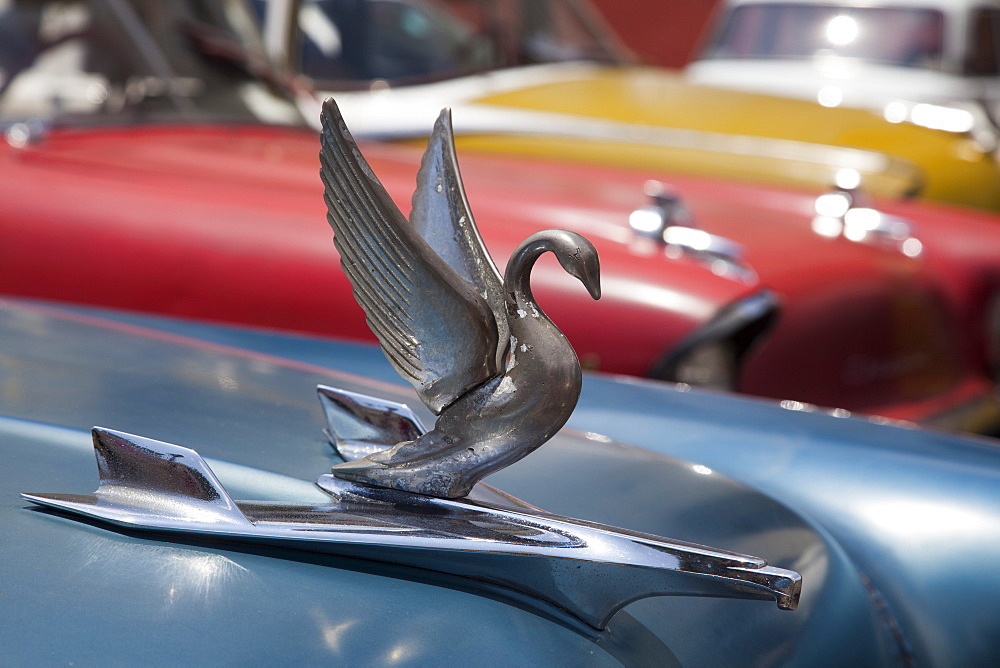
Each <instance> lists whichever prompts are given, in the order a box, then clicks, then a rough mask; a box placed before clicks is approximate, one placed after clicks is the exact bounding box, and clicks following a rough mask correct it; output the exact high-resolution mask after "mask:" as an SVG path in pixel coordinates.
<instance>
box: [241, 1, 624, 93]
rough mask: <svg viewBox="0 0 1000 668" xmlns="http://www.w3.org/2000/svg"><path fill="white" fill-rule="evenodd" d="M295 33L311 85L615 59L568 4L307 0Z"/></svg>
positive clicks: (604, 39) (302, 68)
mask: <svg viewBox="0 0 1000 668" xmlns="http://www.w3.org/2000/svg"><path fill="white" fill-rule="evenodd" d="M262 5H263V3H258V8H259V9H260V8H262ZM299 30H300V36H299V45H298V49H299V52H298V59H299V63H298V64H299V70H300V71H301V72H302V73H304V74H305V75H307V76H309V77H311V78H313V79H315V80H318V81H355V82H363V81H370V80H375V79H385V80H389V81H411V80H428V79H442V78H446V77H452V76H456V75H460V74H464V73H470V72H477V71H483V70H489V69H497V68H502V67H511V66H516V65H527V64H533V63H548V62H562V61H571V60H599V61H603V62H617V61H619V60H621V59H622V56H621V54H619V53H617V52H616V51H615V47H614V46H613V45H612V41H613V40H611V39H609V38H608V37H607V36H606V35H605V34H603V32H602V29H601V27H600V26H599V25H597V24H596V23H594V22H592V21H590V20H588V15H587V13H586V12H585V11H584V9H583V8H582V7H581V6H579V5H577V3H575V2H572V0H548V1H543V0H500V1H497V0H307V1H306V2H303V3H302V6H301V8H300V12H299Z"/></svg>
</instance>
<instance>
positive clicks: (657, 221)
mask: <svg viewBox="0 0 1000 668" xmlns="http://www.w3.org/2000/svg"><path fill="white" fill-rule="evenodd" d="M643 190H644V191H645V193H646V195H647V196H648V197H649V199H650V203H649V204H647V205H646V206H643V207H640V208H638V209H636V210H635V211H633V212H632V213H631V214H630V215H629V221H628V222H629V227H631V228H632V231H633V232H635V234H636V235H638V236H640V237H645V238H647V239H652V240H653V241H656V242H658V243H661V244H664V245H665V246H666V247H667V251H668V253H674V254H680V253H685V254H688V255H691V256H693V257H695V258H697V259H699V260H702V261H705V262H708V263H709V264H710V266H711V268H712V271H713V272H714V273H716V274H718V275H721V276H730V277H731V278H735V279H737V280H744V281H750V280H754V279H755V278H756V274H755V273H754V272H753V270H752V269H751V268H750V267H749V266H748V265H747V264H746V263H745V262H744V260H743V247H742V246H741V245H740V244H738V243H736V242H735V241H733V240H731V239H727V238H726V237H723V236H720V235H718V234H711V233H709V232H706V231H705V230H702V229H700V228H699V227H698V224H697V221H696V219H695V215H694V213H693V212H692V211H691V209H690V208H689V207H688V206H687V204H686V203H685V202H684V200H683V199H682V198H681V196H680V194H679V193H677V192H676V191H675V190H674V189H672V188H670V187H668V186H667V185H665V184H663V183H660V182H659V181H647V182H646V184H645V186H644V188H643Z"/></svg>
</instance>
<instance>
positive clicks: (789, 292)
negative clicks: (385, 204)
mask: <svg viewBox="0 0 1000 668" xmlns="http://www.w3.org/2000/svg"><path fill="white" fill-rule="evenodd" d="M317 146H318V140H317V137H316V134H315V133H314V132H310V131H307V130H298V129H291V128H277V127H262V126H258V127H253V126H245V125H244V126H197V127H181V126H172V127H152V128H114V129H93V128H92V129H78V130H61V131H52V132H50V133H49V134H48V135H46V136H44V137H43V138H42V139H41V140H40V141H38V142H37V143H34V144H29V145H27V146H25V147H22V148H15V147H12V146H9V145H3V146H2V149H0V173H2V175H3V178H2V179H0V203H2V204H0V234H2V237H3V239H4V244H3V246H2V247H0V289H2V290H3V292H6V293H8V294H18V295H26V296H32V297H41V298H48V299H59V300H69V301H77V302H83V303H92V304H102V305H106V306H112V307H117V308H125V309H138V310H145V311H154V312H160V313H168V314H172V315H181V316H189V317H195V318H205V319H212V320H221V321H227V322H232V323H243V324H252V325H263V326H268V327H276V328H282V329H289V330H296V331H303V332H312V333H318V334H333V335H337V336H342V337H348V338H355V339H357V338H362V339H370V338H371V334H370V332H369V330H368V328H367V325H366V324H365V322H364V317H363V314H362V312H361V311H360V309H359V308H358V307H357V305H356V304H355V302H354V300H353V298H352V297H351V294H350V288H349V285H348V283H347V281H346V278H345V276H344V275H343V273H342V272H341V271H340V270H339V262H338V259H337V255H336V251H335V249H334V247H333V244H332V242H331V238H330V237H331V233H330V230H329V228H328V227H327V226H326V224H325V222H324V216H325V214H324V205H323V202H322V196H321V186H320V183H319V180H318V177H317V172H316V168H317V157H316V154H317ZM362 147H363V151H364V153H365V154H366V155H367V156H368V159H369V161H370V162H371V164H372V167H373V169H374V170H375V172H376V174H378V175H379V176H380V178H381V179H382V181H383V183H384V184H385V186H386V187H387V189H388V190H389V192H390V193H391V194H392V195H393V197H394V198H395V199H396V201H397V204H399V205H400V207H401V209H402V210H404V211H407V210H408V206H407V201H408V199H409V196H410V193H411V191H412V189H413V184H414V179H415V174H416V170H417V168H418V166H419V159H420V151H419V150H418V149H415V148H410V147H405V146H399V145H382V144H376V143H369V144H363V145H362ZM460 162H461V165H462V170H463V176H464V178H465V181H466V186H467V190H468V194H469V198H470V201H471V203H472V206H473V211H474V212H475V214H476V217H477V222H478V224H479V225H480V227H481V229H482V230H483V234H484V236H485V237H486V240H487V244H488V245H489V247H490V248H491V250H492V252H493V253H494V255H495V258H496V260H497V262H498V264H500V265H501V266H502V265H503V263H504V261H505V260H506V257H507V255H508V254H509V252H510V251H512V250H513V248H514V246H515V245H516V244H517V243H518V242H519V241H521V240H522V239H523V238H524V237H526V236H527V235H528V234H530V233H531V232H534V231H536V230H538V229H542V228H544V227H552V226H558V227H567V228H573V229H576V230H578V231H580V232H582V233H584V234H585V235H587V236H588V237H589V238H590V239H592V240H593V241H594V243H595V245H596V246H597V247H598V250H599V251H600V253H601V260H602V274H603V283H604V296H603V298H602V299H601V301H600V302H596V303H595V302H592V301H591V300H590V298H589V296H587V295H586V293H585V292H584V291H583V290H580V289H579V288H578V286H577V285H576V284H575V283H574V282H573V281H572V280H571V279H568V278H566V277H565V276H566V275H565V273H564V272H562V271H560V270H558V268H557V267H556V266H555V264H554V263H551V262H547V263H543V264H540V265H539V268H538V274H537V275H536V277H535V279H534V280H535V283H536V285H537V286H538V287H537V289H536V292H537V294H538V298H539V301H540V303H541V304H542V306H543V307H544V308H545V309H546V311H547V312H548V313H549V314H550V315H551V316H552V317H553V318H554V319H555V321H556V322H557V323H559V325H560V326H561V327H562V328H563V329H564V331H566V332H567V334H568V336H569V337H570V339H571V340H572V341H573V343H574V345H575V346H576V348H577V350H578V352H579V353H580V356H581V359H582V360H583V361H584V363H585V364H587V365H589V366H591V367H592V368H599V369H602V370H605V371H611V372H617V373H626V374H633V375H640V376H644V375H650V374H651V373H652V372H654V370H656V369H657V368H660V369H661V371H662V369H663V366H664V364H663V363H664V361H665V360H667V359H669V358H670V356H671V353H675V352H676V351H678V350H679V349H681V351H682V352H683V350H682V349H683V348H684V346H685V344H687V343H688V342H696V343H701V342H703V341H701V340H700V339H699V336H698V331H699V328H704V327H706V326H707V324H708V323H709V322H710V321H711V320H712V319H713V318H714V317H717V316H718V314H719V313H720V312H722V311H724V310H726V309H727V307H729V308H730V309H731V308H733V305H734V304H736V303H737V302H739V301H740V300H744V299H748V298H749V299H753V298H754V295H755V294H759V291H760V285H759V284H758V283H757V282H756V281H753V280H750V281H749V282H747V281H746V280H733V279H731V278H725V277H720V276H716V275H715V274H713V273H712V272H711V271H710V270H709V269H708V268H707V266H706V265H705V264H704V263H702V262H700V261H698V260H697V259H696V258H693V257H688V256H681V257H669V256H668V255H670V253H669V250H668V249H666V248H665V247H664V246H663V245H662V244H658V243H656V242H654V241H652V240H649V239H643V238H640V237H638V236H636V235H635V233H634V232H633V231H632V230H631V229H630V228H629V225H628V217H629V216H628V214H629V213H630V212H631V211H632V210H634V209H636V208H639V207H640V206H642V205H643V204H644V203H645V196H644V195H643V192H642V188H643V184H644V182H645V180H646V179H647V178H648V177H649V176H651V174H649V173H648V172H645V171H641V170H609V169H598V168H594V167H588V166H583V165H575V164H564V163H557V162H538V161H536V162H528V161H523V160H519V159H516V158H509V157H499V156H474V155H460ZM657 176H659V177H660V178H662V179H665V180H669V182H670V183H671V184H672V185H673V187H674V188H676V189H677V190H678V192H680V193H681V194H682V196H683V198H684V200H685V202H686V204H687V206H688V207H689V208H690V210H691V211H692V212H693V213H694V215H695V216H696V217H697V220H698V224H699V225H700V227H702V228H703V229H704V230H706V231H709V232H712V233H715V234H720V235H724V236H726V237H728V238H731V239H734V240H736V241H738V242H740V243H741V244H742V245H743V247H744V252H745V258H746V260H747V262H748V263H749V264H750V265H751V266H752V267H754V269H755V270H756V271H757V272H758V274H759V275H760V276H762V277H763V284H764V286H765V287H769V288H771V289H773V290H774V291H775V293H777V294H778V295H779V298H780V300H781V307H782V317H781V318H779V320H778V322H777V325H776V326H775V327H774V328H773V330H772V332H771V333H770V334H769V336H767V337H765V339H764V340H763V342H762V343H760V344H759V345H757V346H756V347H755V348H754V349H753V350H752V351H751V352H750V353H749V354H748V355H747V356H746V357H745V360H744V364H743V368H742V373H741V377H740V380H739V385H738V389H740V390H741V391H744V392H748V393H752V394H759V395H763V396H769V397H776V398H782V399H794V400H798V401H801V402H809V403H815V404H820V405H825V406H838V407H842V408H844V409H847V410H851V411H862V412H866V413H877V414H880V415H887V416H891V417H897V418H905V419H912V420H922V421H927V420H932V419H936V418H944V417H946V416H947V415H948V414H949V413H950V412H951V411H955V410H966V409H972V410H974V411H981V410H984V409H986V408H988V406H989V405H991V403H990V402H989V401H988V400H989V398H990V397H992V394H993V388H994V381H993V377H992V375H991V373H992V366H991V365H992V364H993V360H992V359H991V358H990V354H989V350H990V345H991V341H990V340H989V337H990V333H989V332H990V330H989V322H988V318H989V314H990V311H989V305H990V304H991V303H992V302H991V300H996V298H997V295H998V294H1000V293H997V286H998V282H1000V270H998V266H997V262H996V260H995V258H994V257H993V256H994V255H995V249H996V248H998V247H1000V227H998V226H997V225H996V223H995V221H994V220H993V218H992V217H991V216H989V215H985V214H975V213H970V212H967V211H960V210H949V209H946V208H943V207H930V206H927V205H926V204H916V203H911V204H907V203H900V204H895V205H892V206H889V205H885V207H884V208H885V210H886V211H887V212H890V213H894V214H897V215H901V216H905V217H906V218H907V219H908V220H909V221H911V223H912V225H913V226H914V229H915V231H916V233H917V234H918V235H919V237H920V238H921V239H922V240H923V241H924V245H925V250H924V251H923V252H922V253H920V254H919V255H918V256H917V257H908V256H907V255H905V254H903V253H901V252H899V250H898V248H895V247H894V246H891V245H883V244H874V245H870V244H866V243H857V242H852V241H850V240H848V239H845V238H844V237H842V236H841V237H837V238H824V237H822V236H819V235H817V234H816V233H815V232H814V231H813V230H812V228H811V225H810V221H811V219H812V217H813V215H814V203H815V198H814V197H813V196H812V195H810V194H807V193H802V192H798V191H794V190H782V189H778V188H762V187H756V186H748V185H745V184H738V183H727V182H724V181H714V180H704V179H696V178H687V177H679V176H672V175H657ZM956 258H961V261H956ZM763 318H764V314H757V315H756V316H755V317H753V318H750V319H748V320H747V321H746V322H744V323H743V326H744V327H745V328H750V329H752V328H753V327H759V326H760V325H761V324H762V322H761V321H762V319H763ZM734 335H736V332H735V331H728V332H726V333H725V334H724V335H723V336H722V337H719V338H725V337H732V336H734ZM709 338H711V335H709ZM665 375H667V376H668V377H669V375H670V374H669V373H666V374H665ZM991 420H992V413H989V412H987V413H985V414H983V413H978V412H977V413H975V414H973V415H970V414H967V413H962V414H961V415H960V416H959V419H957V420H953V421H952V423H953V424H956V425H958V426H964V427H968V426H978V425H980V424H982V425H985V424H987V423H988V422H990V421H991Z"/></svg>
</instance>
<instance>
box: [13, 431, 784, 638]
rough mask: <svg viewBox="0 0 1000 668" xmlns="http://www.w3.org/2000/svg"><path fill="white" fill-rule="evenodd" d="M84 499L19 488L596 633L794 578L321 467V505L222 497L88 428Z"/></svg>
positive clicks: (99, 512)
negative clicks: (538, 609) (328, 561)
mask: <svg viewBox="0 0 1000 668" xmlns="http://www.w3.org/2000/svg"><path fill="white" fill-rule="evenodd" d="M93 438H94V450H95V452H96V455H97V462H98V471H99V474H100V486H99V487H98V489H97V491H96V492H94V493H93V494H86V495H74V494H23V496H24V498H26V499H28V500H29V501H33V502H34V503H37V504H40V505H43V506H48V507H52V508H57V509H60V510H64V511H68V512H72V513H76V514H80V515H85V516H87V517H92V518H96V519H100V520H104V521H106V522H110V523H112V524H116V525H120V526H125V527H129V528H140V529H151V530H157V531H168V532H181V533H189V534H198V535H207V536H211V537H214V538H216V539H222V540H227V541H237V542H246V543H254V544H264V545H271V546H276V545H277V546H285V547H292V548H296V549H304V550H310V551H317V552H323V553H332V554H339V555H344V556H359V557H363V558H367V559H373V560H375V561H383V562H390V563H397V564H402V565H406V566H415V567H419V568H427V569H430V570H434V571H438V572H443V573H449V574H452V575H460V576H468V577H474V578H476V579H479V580H485V581H488V582H492V583H494V584H498V585H500V586H505V587H509V588H511V589H514V590H516V591H519V592H522V593H526V594H528V595H530V596H535V597H538V598H540V599H542V600H544V601H546V602H548V603H551V604H552V605H555V606H557V607H559V608H561V609H564V610H566V611H568V612H570V613H571V614H573V615H575V616H577V617H578V618H580V619H581V620H583V621H584V622H586V623H587V624H590V625H591V626H594V627H596V628H604V627H605V626H606V625H607V623H608V621H609V620H610V619H611V617H612V616H613V615H614V614H615V613H616V612H617V611H618V610H620V609H621V608H622V607H624V606H625V605H627V604H629V603H631V602H632V601H635V600H638V599H641V598H647V597H650V596H657V595H661V596H677V595H682V596H683V595H688V596H719V597H727V598H751V599H769V598H771V599H774V600H776V601H777V604H778V607H779V608H782V609H786V610H794V609H795V608H796V607H797V605H798V600H799V594H800V591H801V577H800V576H799V575H798V574H797V573H795V572H793V571H788V570H785V569H780V568H773V567H770V566H768V565H767V562H766V561H765V560H763V559H758V558H755V557H749V556H746V555H741V554H737V553H733V552H727V551H724V550H715V549H712V548H707V547H703V546H700V545H694V544H691V543H684V542H678V541H669V540H665V539H662V538H659V537H656V536H651V535H648V534H642V533H639V532H632V531H626V530H623V529H617V528H614V527H609V526H605V525H601V524H598V523H593V522H586V521H582V520H574V519H570V518H566V517H560V516H558V515H552V514H547V513H539V512H526V511H524V510H513V509H508V508H504V507H500V506H496V505H492V504H489V503H486V502H482V501H471V500H447V499H437V498H433V497H427V496H423V495H418V494H413V493H410V492H401V491H396V490H388V489H383V488H375V487H368V486H365V485H358V484H356V483H352V482H349V481H345V480H341V479H339V478H337V477H335V476H332V475H329V474H325V475H322V476H320V477H319V479H318V480H317V481H316V484H317V485H318V486H319V487H320V489H322V490H323V491H324V492H326V493H327V494H329V495H330V497H331V499H332V500H331V502H330V503H328V504H310V505H294V504H284V503H275V502H253V501H244V502H239V503H237V502H235V501H233V499H232V498H231V497H230V495H229V493H228V492H226V490H225V489H224V488H223V487H222V485H221V484H220V483H219V481H218V479H217V478H216V477H215V474H214V473H213V472H212V470H211V468H210V467H209V466H208V464H207V463H206V462H205V461H204V460H203V459H202V458H201V457H200V456H199V455H198V453H196V452H195V451H193V450H190V449H188V448H183V447H179V446H176V445H172V444H168V443H162V442H159V441H154V440H152V439H148V438H142V437H139V436H133V435H129V434H125V433H122V432H116V431H111V430H106V429H101V428H95V429H94V430H93Z"/></svg>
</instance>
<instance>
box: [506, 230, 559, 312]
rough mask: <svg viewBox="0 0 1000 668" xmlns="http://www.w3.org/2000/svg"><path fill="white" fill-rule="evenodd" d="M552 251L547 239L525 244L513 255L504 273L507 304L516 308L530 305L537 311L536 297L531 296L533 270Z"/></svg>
mask: <svg viewBox="0 0 1000 668" xmlns="http://www.w3.org/2000/svg"><path fill="white" fill-rule="evenodd" d="M548 250H552V249H551V245H550V244H549V243H548V242H547V241H546V240H545V239H535V240H533V241H531V242H529V243H527V244H524V245H522V246H520V247H518V249H517V250H516V251H514V254H513V255H511V257H510V260H509V261H508V262H507V270H506V271H505V272H504V295H505V297H506V301H507V304H508V305H510V306H513V307H515V308H520V307H523V306H525V305H530V306H532V307H533V308H535V309H537V308H538V306H537V304H535V297H534V295H532V294H531V281H530V280H529V279H530V275H531V269H532V268H533V267H534V266H535V262H536V261H537V260H538V258H539V257H541V256H542V254H543V253H545V252H546V251H548Z"/></svg>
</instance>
